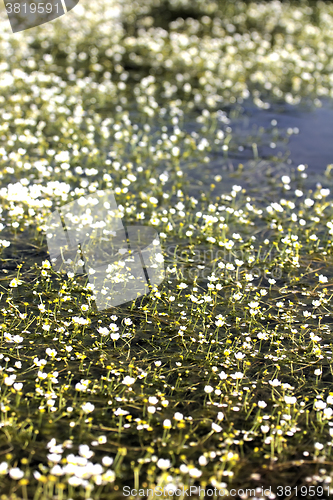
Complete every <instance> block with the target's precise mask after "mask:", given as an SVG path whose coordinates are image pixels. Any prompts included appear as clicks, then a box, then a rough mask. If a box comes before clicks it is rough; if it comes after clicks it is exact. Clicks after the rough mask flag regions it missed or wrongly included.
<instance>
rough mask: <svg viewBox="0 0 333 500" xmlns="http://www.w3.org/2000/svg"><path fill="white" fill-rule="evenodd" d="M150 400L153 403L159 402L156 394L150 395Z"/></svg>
mask: <svg viewBox="0 0 333 500" xmlns="http://www.w3.org/2000/svg"><path fill="white" fill-rule="evenodd" d="M148 401H149V403H150V404H151V405H156V404H157V403H158V399H157V398H156V397H155V396H150V398H148Z"/></svg>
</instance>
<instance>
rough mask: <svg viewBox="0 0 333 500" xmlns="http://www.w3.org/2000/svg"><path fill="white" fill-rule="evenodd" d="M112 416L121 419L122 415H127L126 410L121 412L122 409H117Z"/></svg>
mask: <svg viewBox="0 0 333 500" xmlns="http://www.w3.org/2000/svg"><path fill="white" fill-rule="evenodd" d="M114 414H115V415H116V416H117V417H122V416H123V415H129V412H128V411H126V410H123V409H122V408H117V410H116V411H115V412H114Z"/></svg>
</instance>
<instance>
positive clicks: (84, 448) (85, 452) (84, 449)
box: [79, 444, 94, 459]
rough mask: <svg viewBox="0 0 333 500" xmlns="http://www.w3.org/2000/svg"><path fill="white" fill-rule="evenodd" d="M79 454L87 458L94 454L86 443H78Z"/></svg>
mask: <svg viewBox="0 0 333 500" xmlns="http://www.w3.org/2000/svg"><path fill="white" fill-rule="evenodd" d="M79 454H80V455H81V457H84V458H88V459H89V458H91V457H92V456H93V455H94V452H93V451H91V450H90V448H89V446H88V445H87V444H80V446H79Z"/></svg>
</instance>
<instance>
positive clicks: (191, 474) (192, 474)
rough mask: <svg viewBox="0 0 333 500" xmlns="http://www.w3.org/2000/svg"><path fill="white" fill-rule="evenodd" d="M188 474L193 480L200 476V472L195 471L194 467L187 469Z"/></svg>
mask: <svg viewBox="0 0 333 500" xmlns="http://www.w3.org/2000/svg"><path fill="white" fill-rule="evenodd" d="M188 473H189V475H190V476H191V477H194V478H198V477H200V476H201V475H202V472H201V470H199V469H197V468H196V467H194V468H193V469H189V471H188Z"/></svg>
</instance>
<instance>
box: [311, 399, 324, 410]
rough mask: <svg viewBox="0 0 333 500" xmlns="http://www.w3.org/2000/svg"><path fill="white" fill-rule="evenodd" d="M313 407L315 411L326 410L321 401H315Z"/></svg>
mask: <svg viewBox="0 0 333 500" xmlns="http://www.w3.org/2000/svg"><path fill="white" fill-rule="evenodd" d="M314 407H315V409H316V410H323V409H324V408H326V403H325V402H324V401H321V400H319V401H315V404H314Z"/></svg>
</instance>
